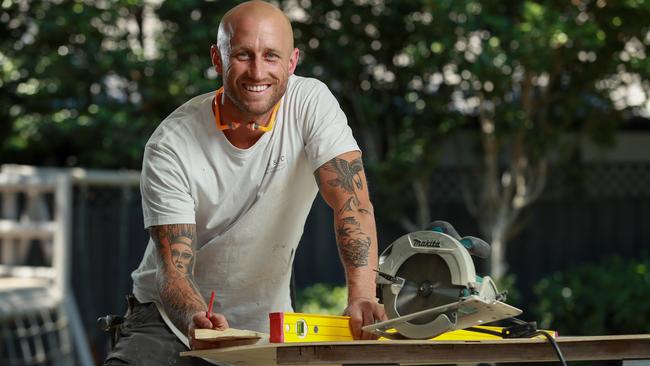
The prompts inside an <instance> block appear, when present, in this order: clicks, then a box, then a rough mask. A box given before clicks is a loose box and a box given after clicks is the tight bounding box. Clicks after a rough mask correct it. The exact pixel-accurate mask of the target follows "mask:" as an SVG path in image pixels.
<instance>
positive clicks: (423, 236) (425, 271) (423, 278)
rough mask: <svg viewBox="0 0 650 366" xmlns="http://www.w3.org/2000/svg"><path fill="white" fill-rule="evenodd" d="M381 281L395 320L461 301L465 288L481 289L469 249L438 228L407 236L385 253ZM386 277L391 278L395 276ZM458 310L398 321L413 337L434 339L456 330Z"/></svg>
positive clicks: (397, 326)
mask: <svg viewBox="0 0 650 366" xmlns="http://www.w3.org/2000/svg"><path fill="white" fill-rule="evenodd" d="M379 272H380V274H381V275H383V277H382V276H381V275H380V276H378V279H377V282H378V283H381V284H383V286H382V298H383V302H384V308H385V309H386V313H387V315H388V317H389V318H390V319H395V318H399V317H402V316H405V315H410V314H414V313H418V312H420V311H422V310H427V309H432V308H440V307H444V306H445V305H448V304H454V303H457V302H458V301H459V299H460V297H461V296H463V295H465V296H466V295H467V294H466V293H464V292H466V289H468V288H475V287H476V273H475V270H474V263H473V262H472V258H471V256H470V254H469V252H468V251H467V250H466V249H465V248H464V247H463V246H462V244H460V243H459V242H458V241H457V240H456V239H454V238H453V237H451V236H449V235H447V234H444V233H440V232H433V231H418V232H413V233H410V234H407V235H404V236H402V237H401V238H399V239H397V240H396V241H395V242H393V244H392V245H391V246H389V248H387V249H386V250H385V251H384V252H383V253H382V255H381V257H380V264H379ZM391 277H392V279H391V280H387V278H391ZM455 324H456V313H455V311H454V309H453V308H452V307H450V309H449V310H448V311H445V310H442V311H440V312H428V313H426V314H423V315H421V316H418V317H415V318H411V319H410V320H408V321H404V322H401V323H398V324H395V329H397V331H398V332H399V333H400V334H402V335H404V336H406V337H408V338H429V337H431V331H432V330H433V329H437V330H439V332H443V331H446V330H448V329H450V328H454V327H455Z"/></svg>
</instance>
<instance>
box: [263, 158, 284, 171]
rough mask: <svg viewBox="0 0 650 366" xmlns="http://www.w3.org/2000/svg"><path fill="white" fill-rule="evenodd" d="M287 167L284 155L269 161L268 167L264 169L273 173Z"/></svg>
mask: <svg viewBox="0 0 650 366" xmlns="http://www.w3.org/2000/svg"><path fill="white" fill-rule="evenodd" d="M286 165H287V158H285V156H284V155H280V156H279V157H277V158H275V159H271V161H270V162H269V165H268V166H267V167H266V172H267V173H269V172H274V171H276V170H280V169H283V168H284V167H285V166H286Z"/></svg>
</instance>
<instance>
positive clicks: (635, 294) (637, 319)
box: [534, 256, 650, 335]
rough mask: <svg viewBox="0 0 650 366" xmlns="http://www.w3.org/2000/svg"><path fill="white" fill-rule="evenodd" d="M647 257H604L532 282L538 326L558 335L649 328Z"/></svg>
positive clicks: (649, 260) (645, 330)
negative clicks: (552, 330) (629, 258)
mask: <svg viewBox="0 0 650 366" xmlns="http://www.w3.org/2000/svg"><path fill="white" fill-rule="evenodd" d="M648 288H650V258H648V257H647V256H646V257H643V258H640V259H638V260H623V259H621V258H618V257H614V258H609V259H607V260H605V261H603V262H602V263H599V264H589V265H584V266H581V267H579V268H576V269H573V270H569V271H566V272H560V273H555V274H553V275H551V276H549V277H546V278H544V279H542V280H541V281H540V282H539V283H538V284H537V285H535V294H536V295H537V297H538V299H539V300H538V301H539V302H538V304H537V306H536V307H535V309H534V311H535V313H536V314H537V317H538V319H539V320H540V326H541V327H544V328H546V329H555V330H558V331H559V332H560V334H562V335H594V334H625V333H627V334H635V333H648V332H650V303H648V301H645V299H646V298H647V293H648Z"/></svg>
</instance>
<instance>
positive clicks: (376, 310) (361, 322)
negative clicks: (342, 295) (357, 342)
mask: <svg viewBox="0 0 650 366" xmlns="http://www.w3.org/2000/svg"><path fill="white" fill-rule="evenodd" d="M343 315H347V316H349V317H350V328H351V330H352V336H353V337H354V339H363V340H368V339H377V338H379V336H378V335H376V334H374V333H367V332H364V331H363V330H361V328H362V327H364V326H366V325H371V324H374V323H376V322H381V321H384V320H388V316H386V311H385V310H384V306H383V305H381V304H379V303H377V301H375V300H371V299H366V298H359V299H351V300H350V301H349V305H348V307H347V308H345V311H344V312H343Z"/></svg>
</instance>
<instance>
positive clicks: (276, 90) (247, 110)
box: [224, 81, 288, 117]
mask: <svg viewBox="0 0 650 366" xmlns="http://www.w3.org/2000/svg"><path fill="white" fill-rule="evenodd" d="M287 84H288V82H287V81H284V82H283V83H281V84H276V85H271V88H272V89H273V92H272V93H271V96H270V97H269V98H268V100H267V102H266V103H264V104H263V105H262V106H260V107H252V106H251V105H250V104H247V103H245V102H244V101H243V100H242V99H243V98H240V97H239V96H238V95H236V93H233V92H232V91H231V90H227V89H230V88H226V90H224V94H225V95H226V97H227V98H228V99H230V101H231V102H232V103H233V104H234V105H235V107H237V109H239V110H240V111H241V112H242V113H243V114H244V115H246V116H251V117H258V116H263V115H265V114H266V113H268V112H269V111H271V110H272V109H273V107H275V105H276V104H277V103H278V101H280V99H282V97H283V96H284V93H285V92H286V91H287Z"/></svg>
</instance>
